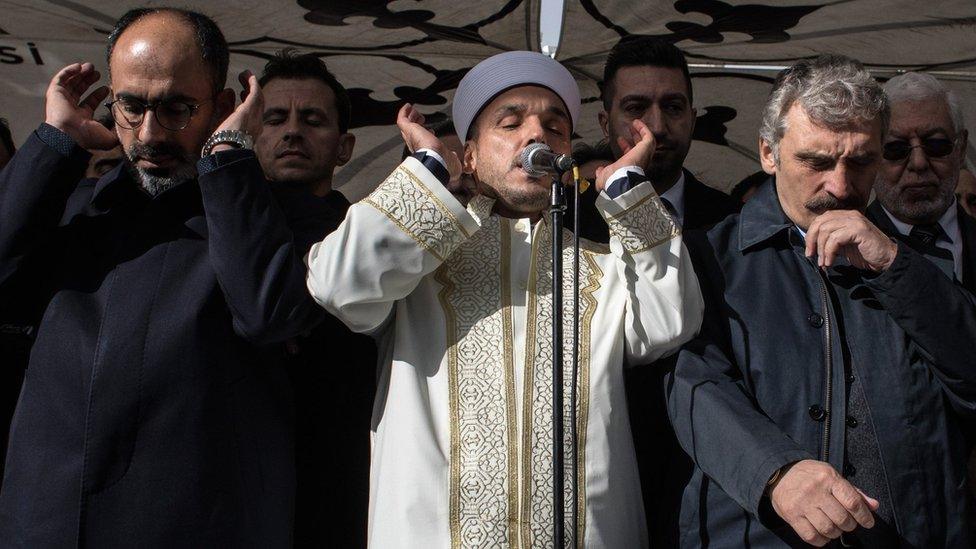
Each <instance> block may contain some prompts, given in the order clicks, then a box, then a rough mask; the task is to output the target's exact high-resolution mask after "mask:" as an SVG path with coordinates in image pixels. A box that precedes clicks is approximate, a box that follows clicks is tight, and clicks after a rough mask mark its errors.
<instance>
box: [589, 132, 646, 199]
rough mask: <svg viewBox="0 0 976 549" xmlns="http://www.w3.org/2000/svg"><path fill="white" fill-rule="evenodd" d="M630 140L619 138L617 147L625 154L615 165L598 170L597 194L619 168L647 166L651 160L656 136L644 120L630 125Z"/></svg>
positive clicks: (595, 183)
mask: <svg viewBox="0 0 976 549" xmlns="http://www.w3.org/2000/svg"><path fill="white" fill-rule="evenodd" d="M630 138H631V140H630V141H628V140H626V139H624V138H623V136H618V137H617V145H619V146H620V150H621V151H623V154H622V155H620V158H618V159H617V161H616V162H614V163H613V164H610V165H609V166H604V167H602V168H597V169H596V181H595V182H594V185H596V192H600V191H602V190H603V188H604V187H606V185H607V178H608V177H610V176H611V175H613V172H615V171H617V170H618V169H619V168H623V167H626V166H646V165H647V161H648V160H650V159H651V154H653V153H654V145H655V144H654V134H652V133H651V130H649V129H647V125H646V124H644V121H643V120H641V119H639V118H636V119H634V120H633V121H632V122H631V123H630ZM631 143H633V144H631Z"/></svg>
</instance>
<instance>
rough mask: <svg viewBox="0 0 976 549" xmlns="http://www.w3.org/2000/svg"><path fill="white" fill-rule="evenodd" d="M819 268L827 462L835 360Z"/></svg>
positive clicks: (822, 453)
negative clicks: (825, 381) (825, 380)
mask: <svg viewBox="0 0 976 549" xmlns="http://www.w3.org/2000/svg"><path fill="white" fill-rule="evenodd" d="M814 268H815V269H817V276H818V277H819V278H820V305H821V310H822V311H823V321H824V323H823V328H824V373H825V375H826V378H827V383H826V390H825V396H824V399H825V400H824V412H825V415H824V425H823V440H822V441H821V445H820V460H821V461H823V462H826V463H829V462H830V420H831V415H832V414H831V412H832V406H831V402H832V399H833V393H834V360H833V344H832V342H831V334H830V309H829V308H828V305H829V304H828V302H827V281H826V279H825V277H824V274H823V273H822V272H821V271H820V269H819V268H817V267H816V265H814Z"/></svg>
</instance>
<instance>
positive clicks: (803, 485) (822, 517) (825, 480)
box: [769, 459, 878, 547]
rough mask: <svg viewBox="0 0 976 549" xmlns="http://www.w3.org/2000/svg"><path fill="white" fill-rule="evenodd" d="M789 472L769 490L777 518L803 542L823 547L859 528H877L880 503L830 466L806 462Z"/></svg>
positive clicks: (784, 473) (790, 467) (819, 462)
mask: <svg viewBox="0 0 976 549" xmlns="http://www.w3.org/2000/svg"><path fill="white" fill-rule="evenodd" d="M787 467H788V469H786V470H785V471H784V472H783V473H782V474H781V475H780V477H779V479H778V480H777V481H776V483H775V484H773V486H772V487H771V488H770V489H769V499H770V501H771V502H772V504H773V510H774V511H776V514H778V515H779V516H781V517H783V520H785V521H786V522H787V523H789V525H790V526H791V527H792V528H793V530H794V531H796V533H797V535H799V536H800V538H802V539H803V541H805V542H807V543H809V544H811V545H816V546H817V547H823V546H824V545H826V544H827V543H829V542H830V540H832V539H837V538H839V537H840V536H841V534H843V533H844V532H851V531H853V530H854V529H855V528H857V527H858V526H859V525H860V526H863V527H865V528H872V527H873V526H874V515H873V514H872V513H871V512H872V511H876V510H877V509H878V501H877V500H875V499H873V498H871V497H868V496H867V495H865V494H864V492H861V491H860V490H858V489H857V488H855V487H854V486H853V485H852V484H851V483H849V482H847V481H846V480H844V479H843V478H842V477H841V476H840V475H839V474H838V473H837V471H835V470H834V468H833V467H831V466H830V464H829V463H824V462H822V461H815V460H812V459H805V460H803V461H798V462H796V463H794V464H793V465H790V466H787Z"/></svg>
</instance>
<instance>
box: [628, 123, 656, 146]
mask: <svg viewBox="0 0 976 549" xmlns="http://www.w3.org/2000/svg"><path fill="white" fill-rule="evenodd" d="M630 135H631V137H632V138H633V139H634V144H635V145H636V144H638V143H646V144H647V146H648V147H649V148H652V149H653V148H654V134H653V133H651V129H650V128H648V127H647V124H645V123H644V121H643V120H641V119H640V118H635V119H634V120H633V121H632V122H631V123H630Z"/></svg>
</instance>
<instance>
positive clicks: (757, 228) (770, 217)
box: [739, 177, 794, 252]
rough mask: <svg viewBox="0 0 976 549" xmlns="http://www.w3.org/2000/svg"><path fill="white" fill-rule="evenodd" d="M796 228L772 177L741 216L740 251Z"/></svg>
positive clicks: (747, 204)
mask: <svg viewBox="0 0 976 549" xmlns="http://www.w3.org/2000/svg"><path fill="white" fill-rule="evenodd" d="M793 227H794V223H793V222H792V221H791V220H790V218H788V217H786V213H785V212H784V211H783V208H782V206H780V205H779V197H778V196H777V195H776V179H775V178H774V177H770V178H769V179H768V180H766V182H765V183H763V184H762V186H761V187H760V188H759V190H758V191H756V194H755V195H753V197H752V199H751V200H750V201H749V202H747V203H746V205H745V206H743V207H742V213H741V214H739V251H740V252H742V251H745V250H746V249H747V248H751V247H752V246H755V245H757V244H760V243H762V242H765V241H767V240H770V239H772V238H773V237H775V236H778V235H779V234H781V233H783V232H784V231H787V232H788V231H789V229H791V228H793Z"/></svg>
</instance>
